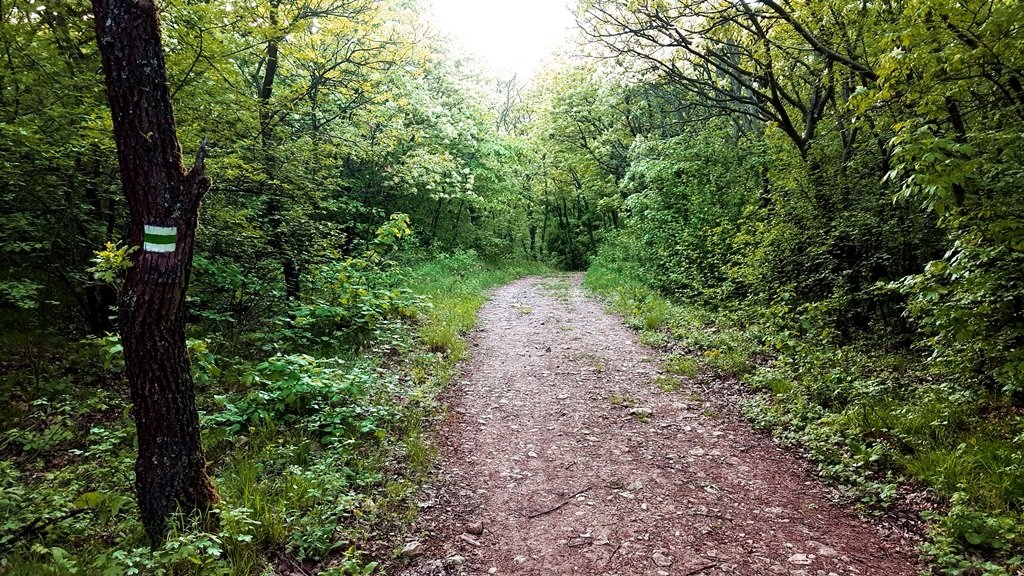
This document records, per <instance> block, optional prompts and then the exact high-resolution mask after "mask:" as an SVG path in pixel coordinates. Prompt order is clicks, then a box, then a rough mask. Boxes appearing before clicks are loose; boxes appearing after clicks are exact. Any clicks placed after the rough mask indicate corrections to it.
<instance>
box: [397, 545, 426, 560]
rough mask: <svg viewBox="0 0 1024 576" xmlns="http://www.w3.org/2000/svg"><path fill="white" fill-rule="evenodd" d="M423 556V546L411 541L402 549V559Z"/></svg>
mask: <svg viewBox="0 0 1024 576" xmlns="http://www.w3.org/2000/svg"><path fill="white" fill-rule="evenodd" d="M422 555H423V544H422V543H420V542H417V541H412V542H409V543H408V544H406V545H405V546H403V547H402V557H403V558H416V557H418V556H422Z"/></svg>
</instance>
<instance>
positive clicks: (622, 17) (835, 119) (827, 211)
mask: <svg viewBox="0 0 1024 576" xmlns="http://www.w3.org/2000/svg"><path fill="white" fill-rule="evenodd" d="M579 20H580V24H581V27H582V29H583V34H584V36H585V39H586V41H587V43H586V47H587V49H588V50H589V51H590V53H591V55H593V56H596V57H599V58H601V60H600V62H601V64H599V65H597V67H596V68H594V69H592V70H590V71H589V72H588V73H586V74H585V75H584V78H585V79H586V80H587V81H588V82H589V87H588V88H586V90H590V91H591V92H592V93H594V94H600V95H601V97H591V98H590V102H591V103H592V105H591V106H590V107H588V108H587V110H586V114H587V115H588V117H589V118H599V119H600V120H599V121H588V122H585V123H582V122H581V123H579V126H586V127H588V128H589V129H591V130H592V132H588V131H587V130H586V129H584V128H582V127H580V128H579V129H563V130H562V131H559V130H549V131H548V134H549V136H548V137H549V139H550V144H549V146H552V147H556V148H557V147H561V146H563V145H564V142H565V141H566V137H567V136H568V135H569V134H573V135H574V136H577V137H578V138H577V140H576V141H574V143H573V144H574V150H576V151H578V152H581V153H583V154H585V155H586V158H585V159H584V160H582V161H579V162H578V163H577V165H578V166H587V165H591V164H592V163H597V164H599V165H600V166H602V167H604V168H605V169H606V172H605V173H606V174H607V176H608V179H609V183H608V184H607V185H606V186H602V187H597V186H592V187H588V190H589V191H590V196H591V198H592V200H591V201H592V202H593V204H594V205H598V203H599V202H604V204H602V205H603V206H612V205H614V206H615V209H616V210H617V212H618V215H617V216H616V217H615V218H613V221H614V222H615V226H614V227H613V229H609V228H608V227H607V226H606V227H603V228H602V230H600V231H598V234H599V235H601V236H604V237H607V238H609V239H610V241H607V242H605V243H604V244H603V245H602V246H601V248H600V251H599V254H600V257H599V258H598V260H597V261H596V262H597V263H596V264H595V267H593V268H592V269H591V275H590V282H591V283H592V285H593V286H594V287H595V288H596V289H598V290H600V291H603V292H605V293H608V294H612V295H614V296H615V299H616V301H617V302H618V303H619V304H618V305H619V306H620V307H621V308H622V309H623V310H624V311H626V312H627V313H629V314H631V315H633V316H634V317H635V322H636V323H637V325H638V326H639V327H641V328H647V329H652V328H654V329H661V330H664V329H667V332H668V334H670V335H671V336H672V337H673V338H674V339H676V340H680V341H681V343H682V345H683V347H684V350H687V351H688V352H689V353H691V354H697V355H698V357H699V358H700V360H701V362H700V364H701V365H706V366H708V367H709V369H713V370H715V371H718V372H719V373H723V372H724V373H727V374H733V375H736V376H739V377H742V378H743V379H744V380H745V381H746V382H747V383H748V384H750V385H751V386H752V387H753V388H754V389H755V390H758V391H760V395H759V396H758V398H757V400H755V401H753V402H752V404H751V406H750V407H749V408H750V413H751V417H752V418H753V419H754V420H755V422H756V423H758V424H760V425H763V426H765V427H768V428H771V429H773V430H775V431H776V433H777V434H778V435H779V436H780V437H781V438H783V439H784V440H786V441H788V442H792V443H795V444H799V445H801V446H803V447H805V448H806V449H808V450H810V452H811V454H812V455H813V457H814V458H815V459H817V460H819V461H820V462H821V466H822V471H823V473H825V474H826V475H829V476H831V477H834V478H835V479H836V480H837V481H838V482H840V483H842V484H844V485H847V486H848V487H850V488H851V489H853V490H855V491H857V492H858V493H861V494H863V495H864V496H863V497H864V499H865V500H866V501H868V500H870V501H872V502H874V503H876V504H877V503H881V504H883V505H888V503H890V502H891V501H893V499H894V498H895V497H896V495H897V490H896V486H898V485H899V482H900V481H901V479H903V480H906V479H908V478H912V479H914V480H916V481H918V482H920V483H922V484H923V485H925V486H928V487H929V488H931V489H932V490H934V492H935V494H936V496H937V497H938V499H937V502H938V506H939V508H941V509H943V510H945V512H944V514H939V515H938V516H937V517H936V518H937V519H936V521H935V523H934V525H933V528H932V530H933V533H932V536H933V540H932V543H931V544H929V545H928V547H927V550H926V551H927V552H928V554H929V555H931V557H932V558H933V559H934V560H936V562H937V566H938V568H937V570H939V571H941V572H942V573H949V574H973V573H987V574H1005V573H1008V572H1011V571H1012V570H1014V569H1016V568H1018V567H1019V566H1020V565H1021V562H1022V561H1024V560H1022V558H1021V557H1020V555H1019V551H1020V549H1021V546H1022V544H1024V539H1022V538H1024V536H1022V534H1021V533H1020V531H1019V529H1018V528H1017V527H1018V526H1019V525H1020V524H1021V520H1022V518H1024V516H1022V514H1024V487H1022V486H1021V485H1020V482H1019V479H1020V470H1021V469H1020V466H1021V460H1022V458H1024V450H1022V449H1021V439H1022V438H1024V436H1022V434H1024V421H1022V418H1021V413H1020V403H1021V400H1022V398H1024V395H1022V390H1024V379H1022V374H1021V366H1024V365H1022V364H1021V358H1020V354H1021V344H1022V343H1024V331H1022V328H1021V321H1022V318H1024V317H1022V308H1021V304H1022V302H1024V292H1022V286H1024V284H1022V282H1021V281H1022V279H1024V278H1022V274H1024V267H1022V266H1021V255H1022V249H1024V243H1022V237H1021V236H1020V232H1021V230H1022V226H1024V220H1022V219H1021V217H1020V214H1019V213H1018V212H1019V210H1017V206H1019V204H1020V201H1021V197H1020V191H1021V184H1022V180H1021V174H1022V172H1021V169H1020V167H1021V165H1022V162H1024V149H1022V148H1021V142H1022V141H1021V139H1020V134H1021V133H1022V130H1024V99H1022V96H1024V92H1022V91H1021V82H1022V79H1024V38H1022V36H1021V34H1020V30H1021V29H1022V26H1024V15H1022V14H1021V12H1020V10H1019V7H1017V6H1015V4H1014V3H1013V2H1009V1H999V0H993V1H989V0H968V1H963V2H933V1H930V0H906V1H902V2H880V3H867V2H863V3H862V2H842V1H839V2H836V1H818V0H800V1H788V2H770V1H765V2H757V3H755V2H743V1H737V2H721V3H707V2H696V1H692V2H691V1H689V0H670V1H659V2H626V1H621V2H618V1H612V2H583V3H581V7H580V12H579ZM574 74H579V72H578V71H577V72H574ZM581 85H586V83H584V82H581V81H574V82H572V84H571V86H570V87H566V88H564V89H562V90H561V91H559V90H558V89H557V88H556V89H554V90H552V94H551V95H550V96H549V98H550V99H551V101H552V102H553V103H556V104H557V103H559V102H563V101H565V99H566V98H570V97H571V95H572V94H574V93H576V92H578V91H579V90H581V88H580V86H581ZM568 117H571V111H570V112H569V113H567V114H564V115H563V118H568ZM555 125H556V126H557V125H558V124H555ZM609 190H610V191H609ZM616 192H617V193H618V195H619V197H620V198H621V201H620V200H619V199H618V198H616V202H615V203H614V204H612V203H611V202H609V200H608V199H609V198H612V197H613V196H614V194H615V193H616ZM592 212H593V216H592V218H595V219H596V218H598V217H599V215H600V211H599V210H597V209H595V210H593V211H592ZM652 288H653V289H655V290H657V291H658V293H654V292H651V291H650V289H652ZM663 296H668V297H670V298H671V299H672V301H673V302H675V303H676V304H673V303H671V302H669V301H666V300H665V299H664V297H663ZM709 314H711V315H710V316H709ZM708 331H711V334H712V335H711V336H708V335H707V334H706V333H707V332H708ZM659 335H661V336H659ZM663 335H664V332H661V331H657V330H656V331H654V332H649V333H648V335H647V338H649V339H650V341H651V342H652V343H656V344H657V343H664V341H663ZM677 345H678V344H677ZM684 364H685V363H684ZM691 368H692V366H691ZM693 369H694V370H696V368H693Z"/></svg>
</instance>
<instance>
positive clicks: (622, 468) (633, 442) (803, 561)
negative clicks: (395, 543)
mask: <svg viewBox="0 0 1024 576" xmlns="http://www.w3.org/2000/svg"><path fill="white" fill-rule="evenodd" d="M579 281H580V277H579V276H572V277H562V278H554V279H552V278H528V279H525V280H520V281H517V282H514V283H512V284H510V285H508V286H506V287H504V288H502V289H500V290H498V291H497V292H496V293H495V294H494V296H493V298H492V300H491V301H490V303H488V304H487V305H486V306H485V308H484V309H483V310H482V311H481V313H480V325H479V328H478V329H477V330H476V331H475V333H474V334H473V336H472V338H471V344H472V345H471V352H470V354H471V358H470V361H469V362H468V364H467V365H466V367H465V371H464V373H463V376H462V382H461V385H460V386H457V387H456V390H455V391H454V392H453V397H452V399H451V401H452V403H453V410H452V414H451V419H450V422H448V423H447V424H446V425H445V426H444V427H443V428H442V430H441V432H440V434H441V437H440V439H439V443H440V458H439V463H438V469H437V471H436V472H437V479H438V480H437V484H436V485H435V486H432V487H430V488H429V489H427V490H426V491H425V493H424V495H423V501H422V502H421V504H420V506H421V508H422V510H421V514H420V518H419V520H418V521H417V524H416V525H414V526H413V531H412V534H411V538H414V539H418V541H419V543H420V544H421V545H420V546H416V545H415V544H413V545H412V546H410V547H409V550H407V554H406V556H409V557H412V560H410V561H409V563H408V564H406V565H404V566H397V567H394V570H393V572H394V573H400V574H406V575H409V576H413V575H417V576H418V575H428V574H429V575H442V574H452V575H455V574H466V575H475V574H538V575H540V574H544V575H569V574H586V575H598V574H618V575H623V576H625V575H645V574H650V575H678V576H690V575H696V574H701V575H714V574H748V575H762V574H764V575H770V574H790V575H808V576H809V575H818V574H820V575H850V574H864V575H870V576H899V575H910V574H915V573H916V572H917V568H918V566H916V562H917V560H916V555H915V554H914V552H913V542H912V541H911V539H910V538H909V537H907V536H904V535H902V534H899V533H896V532H894V531H886V530H885V529H883V528H880V527H876V526H873V525H871V524H870V523H868V522H866V521H864V520H862V519H861V518H859V517H858V516H857V515H856V514H855V513H853V512H852V511H851V510H849V509H848V508H844V507H841V506H838V505H836V504H834V503H833V500H834V499H833V496H834V494H833V493H831V492H830V490H829V489H828V488H826V487H824V486H823V485H821V484H820V483H819V482H818V481H817V480H815V479H814V478H813V476H812V475H811V473H810V472H809V471H808V469H807V467H806V465H805V464H804V463H802V462H800V461H799V460H797V459H796V458H794V457H793V456H791V455H789V454H787V453H785V452H783V451H782V450H780V449H779V448H777V447H776V446H775V445H773V443H772V442H771V441H770V440H769V439H768V438H766V437H765V436H764V435H762V434H759V433H756V432H754V431H752V430H751V429H750V427H749V425H748V424H746V423H745V422H744V421H743V419H742V418H741V417H740V416H739V414H738V411H737V410H736V409H735V408H730V404H729V403H728V402H723V401H721V400H716V399H715V398H712V397H710V396H709V394H714V393H715V391H714V390H708V391H705V390H704V389H703V388H701V387H700V386H699V385H697V384H688V383H686V382H685V381H681V382H680V386H679V388H678V389H676V390H672V391H666V390H664V389H663V386H659V385H658V384H662V385H664V384H665V383H666V381H665V380H664V379H658V380H657V381H656V377H657V376H658V373H659V368H658V362H657V358H656V355H657V353H656V352H655V351H653V350H651V349H649V348H646V347H644V346H642V345H641V344H639V343H638V342H637V340H636V338H635V336H634V335H633V333H632V332H631V331H630V330H629V329H627V328H626V327H625V326H623V325H622V323H621V321H620V319H619V318H617V317H615V316H612V315H610V314H608V313H606V312H604V310H603V309H602V306H601V304H600V303H598V302H596V301H594V300H592V299H590V298H588V297H587V296H585V295H584V294H583V292H582V290H581V289H580V287H579ZM481 524H482V526H481ZM481 528H482V531H481Z"/></svg>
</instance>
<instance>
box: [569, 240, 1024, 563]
mask: <svg viewBox="0 0 1024 576" xmlns="http://www.w3.org/2000/svg"><path fill="white" fill-rule="evenodd" d="M642 278H644V276H643V274H642V273H641V272H640V271H639V270H638V269H636V268H634V267H632V266H631V265H630V264H628V263H626V262H622V261H621V260H617V259H612V258H608V257H599V258H598V259H596V261H595V262H594V263H593V264H592V266H591V268H590V269H589V270H588V272H587V276H586V280H585V282H584V285H585V286H586V287H587V288H588V289H590V290H592V291H594V292H596V293H597V294H599V295H602V296H603V297H605V298H606V299H607V301H608V304H609V306H610V307H611V308H612V309H613V310H615V311H617V312H619V313H621V314H622V315H623V317H624V319H625V320H626V322H627V323H628V324H629V325H630V326H631V327H633V328H634V329H636V330H638V331H640V334H641V337H642V339H643V340H644V341H645V342H650V343H654V344H655V345H661V344H666V343H667V342H668V341H669V340H672V341H673V346H672V348H673V350H674V352H673V355H672V356H670V357H669V358H668V359H667V360H666V362H665V365H664V368H665V369H666V371H667V372H670V373H673V374H676V375H679V376H683V377H694V376H697V374H698V373H700V372H705V371H706V372H707V373H710V374H714V375H716V376H719V377H721V376H731V377H737V378H739V379H740V380H741V381H742V382H744V383H745V384H747V385H748V386H749V387H750V388H751V389H752V390H753V391H754V392H755V393H754V394H753V395H752V396H751V398H750V399H749V400H747V401H746V403H745V406H744V410H745V412H746V414H747V416H748V417H749V418H750V419H751V421H752V422H753V423H754V425H755V426H757V427H759V428H762V429H766V430H769V431H771V433H772V434H773V435H774V436H775V437H776V438H777V439H778V440H779V441H781V442H782V443H783V444H785V445H788V446H792V447H797V448H799V449H801V450H803V451H804V452H806V453H807V454H808V456H809V457H810V458H811V459H812V460H813V461H814V462H815V463H817V466H818V469H819V471H820V473H821V475H822V476H823V477H824V478H825V479H827V480H828V481H829V482H831V483H833V484H835V485H837V486H839V487H841V488H842V489H844V491H845V492H846V493H847V494H849V495H850V496H851V497H852V498H854V499H856V500H857V501H858V502H859V503H860V504H861V505H862V506H863V507H864V509H865V510H868V511H873V512H876V513H882V512H884V511H885V510H886V509H887V508H889V507H890V506H892V505H893V504H894V503H895V502H896V500H897V497H898V495H899V493H900V491H901V490H902V489H904V487H907V486H911V485H916V486H920V487H924V488H925V489H926V491H927V492H928V493H930V494H931V495H932V496H933V498H932V499H933V500H934V501H935V504H934V505H933V507H934V508H935V510H929V511H926V512H924V517H925V519H926V520H928V521H929V522H928V526H929V529H928V530H929V532H928V537H927V539H926V541H925V543H924V544H923V545H922V552H923V554H924V555H925V556H926V557H927V558H929V559H930V561H931V565H932V566H931V568H930V570H931V573H933V574H946V575H986V576H1000V575H1010V574H1019V573H1020V570H1022V566H1024V552H1022V551H1024V528H1022V526H1024V409H1022V408H1021V407H1020V406H1019V405H1014V404H1013V403H1012V401H1011V400H1009V399H1007V398H1006V396H1005V395H997V394H994V393H992V392H989V391H987V389H986V388H985V387H984V386H982V385H978V384H975V383H972V382H967V381H964V380H963V379H962V378H958V377H955V376H953V375H950V374H944V373H942V372H941V370H940V369H938V368H936V367H932V366H929V365H928V364H927V363H926V362H925V361H924V359H923V358H920V357H918V356H916V355H915V354H914V353H913V352H912V351H908V350H906V349H902V350H900V349H898V348H895V347H894V349H892V350H889V349H887V348H886V347H885V346H878V345H876V344H871V345H869V344H852V345H850V344H848V345H837V344H835V343H832V342H829V341H827V340H826V339H824V338H817V337H815V336H814V335H813V333H812V332H813V331H808V330H800V329H799V327H797V328H794V327H793V326H792V325H791V323H790V322H789V321H788V320H787V319H788V318H790V317H791V315H790V314H789V313H790V312H791V311H789V310H787V309H786V308H785V303H784V300H783V299H780V302H776V303H775V304H774V305H773V306H765V307H761V308H758V307H753V308H748V309H743V310H734V309H728V308H725V309H721V308H720V309H717V310H712V309H710V308H703V307H699V306H696V305H687V304H680V303H677V302H672V301H670V300H669V299H668V298H666V297H665V296H663V295H661V294H660V293H658V292H657V291H656V290H654V289H652V288H650V287H649V286H648V285H647V284H646V283H645V282H644V281H643V280H642ZM805 324H806V321H805ZM662 386H663V388H664V389H665V390H667V391H668V390H673V389H674V387H672V386H666V385H662Z"/></svg>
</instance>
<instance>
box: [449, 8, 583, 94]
mask: <svg viewBox="0 0 1024 576" xmlns="http://www.w3.org/2000/svg"><path fill="white" fill-rule="evenodd" d="M430 4H431V5H430V8H429V10H430V18H431V20H432V21H433V22H434V24H435V25H436V27H437V28H438V30H440V31H441V32H444V33H446V34H448V35H449V36H450V37H451V38H452V41H453V49H455V50H456V51H457V52H460V51H462V50H466V51H468V52H471V53H473V54H476V55H477V56H479V58H480V61H481V62H482V63H483V64H484V65H486V66H487V67H489V68H490V69H492V70H493V71H494V72H497V73H499V74H502V75H507V74H511V73H515V74H517V75H518V76H519V77H520V78H522V79H524V80H525V79H528V78H530V77H531V76H533V75H534V74H535V73H536V72H537V71H538V70H539V69H540V67H541V65H542V64H543V63H544V61H545V60H546V59H547V58H548V57H549V56H550V55H551V53H552V51H554V50H555V49H557V48H559V47H560V46H561V45H562V43H563V41H564V39H565V38H566V37H568V35H569V31H570V30H571V29H572V28H573V27H574V26H575V20H574V18H573V14H572V11H571V10H570V9H569V4H568V2H567V1H566V0H432V2H431V3H430Z"/></svg>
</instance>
